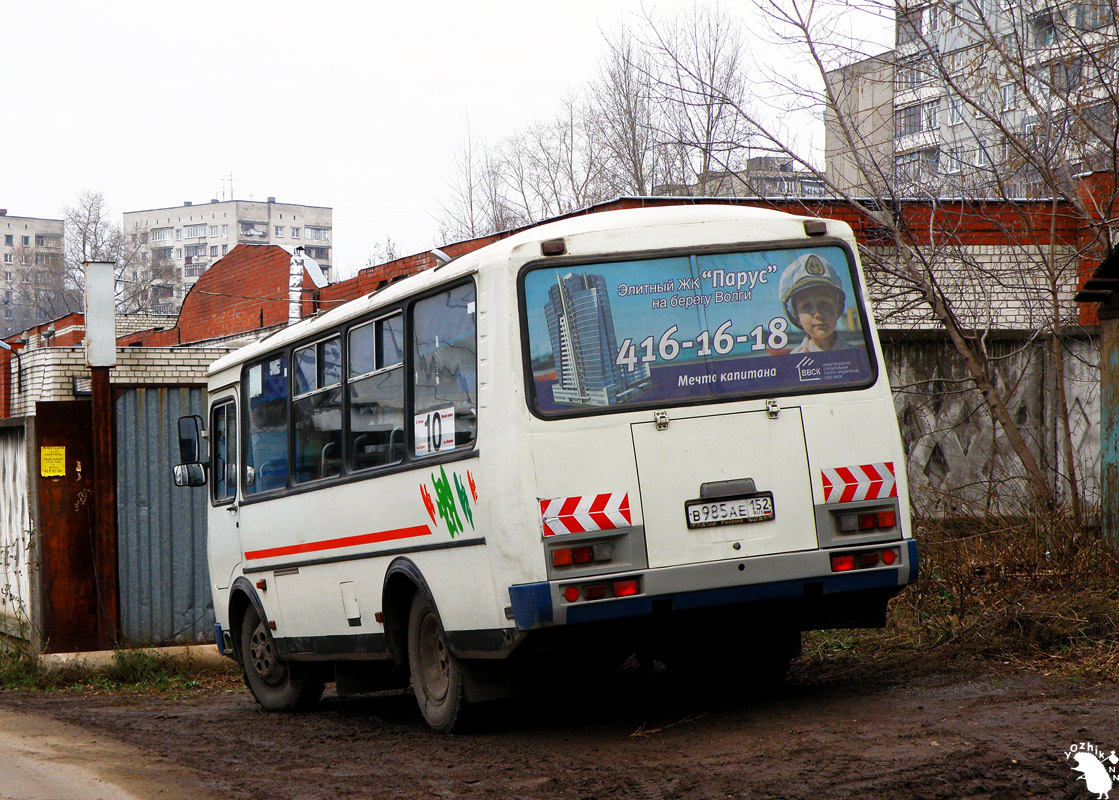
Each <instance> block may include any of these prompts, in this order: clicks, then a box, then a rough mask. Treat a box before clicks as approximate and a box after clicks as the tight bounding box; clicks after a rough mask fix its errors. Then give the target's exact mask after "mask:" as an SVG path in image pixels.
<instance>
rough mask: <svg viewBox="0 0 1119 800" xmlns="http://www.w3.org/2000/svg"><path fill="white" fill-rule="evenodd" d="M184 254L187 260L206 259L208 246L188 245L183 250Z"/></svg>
mask: <svg viewBox="0 0 1119 800" xmlns="http://www.w3.org/2000/svg"><path fill="white" fill-rule="evenodd" d="M183 254H184V255H185V256H186V257H187V258H205V257H206V245H204V244H188V245H187V246H186V247H185V248H184V249H183Z"/></svg>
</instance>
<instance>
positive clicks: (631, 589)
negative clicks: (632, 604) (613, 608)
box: [614, 578, 638, 597]
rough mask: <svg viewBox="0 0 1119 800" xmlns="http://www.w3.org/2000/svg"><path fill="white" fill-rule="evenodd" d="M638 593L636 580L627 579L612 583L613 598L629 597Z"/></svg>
mask: <svg viewBox="0 0 1119 800" xmlns="http://www.w3.org/2000/svg"><path fill="white" fill-rule="evenodd" d="M637 592H638V588H637V578H629V579H628V580H624V581H614V596H615V597H629V596H631V595H635V594H637Z"/></svg>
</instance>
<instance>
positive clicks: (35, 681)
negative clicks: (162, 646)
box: [0, 645, 235, 692]
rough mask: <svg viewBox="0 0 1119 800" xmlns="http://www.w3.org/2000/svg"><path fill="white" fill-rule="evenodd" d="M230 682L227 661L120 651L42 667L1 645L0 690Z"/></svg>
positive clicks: (164, 687)
mask: <svg viewBox="0 0 1119 800" xmlns="http://www.w3.org/2000/svg"><path fill="white" fill-rule="evenodd" d="M234 680H235V677H234V672H233V670H232V663H231V665H230V667H229V668H228V669H227V668H225V667H223V666H208V665H207V666H204V665H200V664H197V663H195V662H192V661H190V660H189V659H183V658H172V657H170V656H166V655H163V654H161V653H159V652H158V651H155V650H144V649H122V650H117V651H115V652H114V653H113V658H112V660H111V661H110V662H109V663H108V664H105V665H103V666H90V665H88V664H84V663H77V664H64V665H58V666H50V667H48V666H44V664H43V663H42V662H40V661H37V660H35V659H34V658H32V657H31V655H30V653H29V652H28V650H27V649H26V648H25V647H23V646H18V645H12V646H8V647H0V690H4V689H22V690H37V691H89V690H94V691H97V690H100V691H122V690H135V691H141V692H143V691H176V690H191V689H199V688H206V687H213V686H218V685H224V684H228V683H232V682H233V681H234Z"/></svg>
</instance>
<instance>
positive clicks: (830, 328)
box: [524, 247, 872, 413]
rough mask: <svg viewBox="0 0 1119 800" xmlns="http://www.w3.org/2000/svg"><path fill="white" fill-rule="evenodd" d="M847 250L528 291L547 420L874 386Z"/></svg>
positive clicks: (649, 269) (704, 258)
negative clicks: (596, 411)
mask: <svg viewBox="0 0 1119 800" xmlns="http://www.w3.org/2000/svg"><path fill="white" fill-rule="evenodd" d="M856 297H857V296H856V294H855V290H854V288H853V284H852V280H851V270H850V267H849V266H848V263H847V259H846V256H845V253H844V251H843V250H842V249H841V248H838V247H813V248H796V249H788V250H766V251H757V252H749V253H724V254H712V255H698V256H677V257H672V258H657V259H647V260H641V261H623V262H611V263H603V264H583V265H579V266H577V267H565V268H561V269H554V268H545V269H539V270H535V271H533V272H530V273H528V274H527V275H526V276H525V279H524V302H525V309H526V315H527V319H528V336H529V350H530V358H531V361H532V372H533V382H534V384H535V400H536V406H537V408H539V409H540V410H541V411H543V412H546V413H548V412H552V413H554V412H563V411H580V410H583V411H586V410H592V409H594V408H599V407H617V406H626V405H633V404H641V405H644V404H656V403H664V402H671V401H679V400H686V401H695V400H703V399H714V398H718V397H722V396H742V395H767V396H768V395H773V394H788V393H794V392H797V391H818V390H821V389H827V388H836V389H839V388H848V387H854V386H861V385H866V384H867V383H868V382H869V381H870V380H871V378H872V368H871V362H870V357H869V355H868V351H867V342H866V336H865V332H864V331H863V329H862V322H861V318H860V316H859V312H858V307H857V303H856Z"/></svg>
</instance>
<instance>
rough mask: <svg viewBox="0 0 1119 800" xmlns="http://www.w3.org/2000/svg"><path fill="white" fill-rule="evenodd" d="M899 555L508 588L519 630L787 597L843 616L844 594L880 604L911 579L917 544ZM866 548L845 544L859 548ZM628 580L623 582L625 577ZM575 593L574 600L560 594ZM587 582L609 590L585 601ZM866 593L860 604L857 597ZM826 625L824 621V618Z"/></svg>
mask: <svg viewBox="0 0 1119 800" xmlns="http://www.w3.org/2000/svg"><path fill="white" fill-rule="evenodd" d="M891 544H893V545H894V546H897V545H900V554H901V555H900V560H898V561H897V562H896V563H894V564H892V565H890V566H883V565H881V564H879V565H878V566H873V567H866V568H855V569H851V570H847V571H833V568H832V563H833V562H832V556H833V555H842V554H845V553H847V552H848V551H847V550H811V551H807V552H803V553H781V554H777V555H772V556H758V557H755V558H749V559H742V560H737V559H735V560H730V561H718V562H709V563H704V564H686V565H681V566H675V567H663V568H659V569H648V570H640V571H638V572H634V573H619V574H617V575H609V576H597V577H593V578H580V579H579V580H577V581H564V580H556V581H545V582H541V583H530V584H521V585H517V586H511V587H509V595H510V598H511V602H512V607H513V620H514V622H515V623H516V625H517V628H518V629H519V630H522V631H528V630H534V629H538V628H544V627H550V626H555V625H566V624H577V623H584V622H600V621H606V620H618V619H624V618H627V617H642V616H649V615H653V614H657V613H667V612H677V611H691V610H698V609H704V608H717V607H723V606H732V605H740V604H746V603H756V602H770V603H772V602H781V601H788V602H789V603H790V604H792V605H795V606H798V607H799V608H801V610H802V611H804V610H808V611H811V607H814V606H818V607H819V608H820V609H821V610H822V611H825V612H826V611H828V610H830V611H831V612H833V613H832V614H831V615H829V614H828V613H823V614H822V617H828V616H835V617H836V619H842V617H843V614H842V613H834V612H842V611H843V610H844V609H845V603H844V601H849V603H848V604H847V605H850V606H851V608H852V609H856V610H857V609H859V608H861V607H862V605H866V607H867V610H868V612H876V611H877V610H878V607H879V606H880V607H881V610H882V611H883V612H884V609H885V601H886V600H888V599H889V598H890V597H892V596H893V595H894V594H897V593H898V592H900V591H901V590H902V589H903V588H904V587H905V586H908V585H909V584H912V583H916V581H917V564H918V556H917V543H916V542H915V541H914V540H913V539H904V540H902V541H900V542H894V543H891ZM865 550H867V548H858V549H856V550H851V551H850V552H851V553H855V554H858V553H859V552H861V551H865ZM633 581H636V583H637V586H636V588H637V592H636V593H635V594H631V595H629V596H611V595H612V594H614V592H615V590H616V588H617V587H618V586H620V585H626V586H627V588H626V591H631V590H632V589H633V584H632V582H633ZM626 582H628V583H626ZM573 586H574V587H575V590H574V591H578V592H579V597H578V598H576V599H574V600H572V599H570V598H569V597H568V596H565V593H568V594H571V595H573V594H574V591H573V590H571V587H573ZM588 586H604V587H605V591H606V593H607V596H606V597H604V598H603V599H595V600H588V599H585V597H584V596H583V595H584V593H585V590H586V588H587V587H588ZM863 599H865V603H864V602H862V600H863ZM823 626H824V627H830V625H823Z"/></svg>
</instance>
